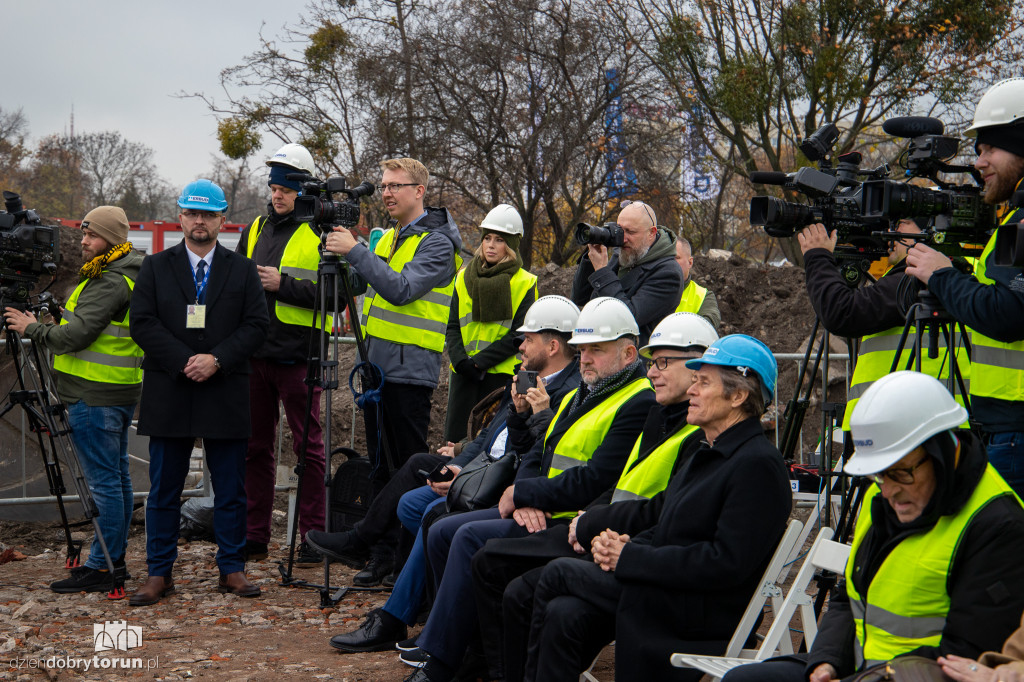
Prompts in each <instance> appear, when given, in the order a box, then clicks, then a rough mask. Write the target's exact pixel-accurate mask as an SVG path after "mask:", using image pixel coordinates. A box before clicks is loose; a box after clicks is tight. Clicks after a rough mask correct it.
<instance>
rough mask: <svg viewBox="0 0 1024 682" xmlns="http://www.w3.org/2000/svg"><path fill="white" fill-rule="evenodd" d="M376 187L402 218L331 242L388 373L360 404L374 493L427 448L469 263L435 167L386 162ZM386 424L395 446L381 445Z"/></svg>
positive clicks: (383, 565) (381, 563)
mask: <svg viewBox="0 0 1024 682" xmlns="http://www.w3.org/2000/svg"><path fill="white" fill-rule="evenodd" d="M380 167H381V171H382V172H383V176H382V177H381V184H380V185H379V186H378V189H379V190H380V191H381V194H382V198H383V202H384V208H385V209H387V212H388V214H389V215H390V216H391V218H392V219H393V220H395V222H396V223H397V225H396V226H395V227H393V228H391V229H390V230H388V231H387V232H385V233H384V236H382V237H381V239H380V241H379V242H377V246H376V247H375V248H374V250H373V251H372V252H371V251H370V249H368V248H367V247H366V246H364V245H362V244H360V243H359V242H358V241H356V238H355V237H354V236H353V235H352V233H351V232H350V231H349V230H347V229H345V228H343V227H338V228H335V230H334V232H332V233H330V234H329V235H328V236H327V239H326V240H325V246H326V248H327V249H328V250H329V251H331V252H333V253H337V254H339V255H341V256H344V257H345V260H347V261H348V263H349V264H350V265H351V266H352V268H353V270H354V273H353V274H354V277H353V280H354V289H355V291H356V293H359V292H361V291H363V290H365V292H366V295H365V297H364V299H363V310H362V316H361V323H362V325H363V328H364V331H365V333H366V343H367V353H368V355H369V357H368V360H369V362H371V363H373V365H375V367H376V368H379V370H380V371H381V372H382V373H383V375H384V376H383V382H382V385H381V386H379V387H377V386H373V387H367V388H379V390H380V401H379V402H378V403H377V404H376V406H373V407H367V408H366V409H364V410H363V420H364V423H365V425H366V447H367V454H368V455H369V457H370V461H371V462H372V463H373V465H374V480H373V483H374V491H375V492H378V491H380V490H381V489H383V487H384V485H385V484H386V483H387V481H388V479H389V478H390V476H391V472H392V470H394V471H397V470H398V468H399V467H401V466H402V465H403V464H404V463H405V461H406V460H407V459H409V457H410V456H411V455H413V454H414V453H417V452H429V449H428V446H427V427H428V425H429V422H430V399H431V396H432V395H433V392H434V389H435V388H436V387H437V383H438V379H439V377H440V371H441V352H442V351H443V350H444V342H445V331H446V329H447V326H448V317H449V312H450V308H451V300H452V292H453V291H454V290H455V275H456V273H457V272H458V270H459V268H460V267H461V265H462V258H461V257H460V256H459V250H460V249H461V248H462V237H461V235H460V234H459V229H458V227H457V226H456V225H455V221H454V220H453V219H452V217H451V215H450V214H449V213H448V210H447V209H445V208H433V207H425V206H424V196H425V194H426V192H427V181H428V178H429V173H428V172H427V169H426V167H424V165H423V164H422V163H420V162H419V161H417V160H415V159H410V158H401V159H388V160H386V161H383V162H382V163H381V164H380ZM381 429H383V430H384V432H385V434H386V436H387V443H388V449H389V452H388V453H384V452H383V451H382V449H381V448H382V443H381V438H380V435H379V434H380V432H381ZM396 544H397V537H389V541H388V542H387V543H385V544H382V545H379V546H378V547H377V548H376V549H377V550H378V551H377V552H374V553H373V554H372V556H371V565H370V566H368V567H367V568H368V570H370V572H371V573H373V574H374V576H375V577H376V580H377V581H378V582H379V580H380V579H382V578H383V577H384V576H386V575H387V574H388V573H390V572H391V568H392V565H393V559H392V556H393V553H394V550H393V548H394V546H395V545H396Z"/></svg>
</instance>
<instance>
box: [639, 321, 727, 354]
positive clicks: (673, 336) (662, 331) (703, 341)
mask: <svg viewBox="0 0 1024 682" xmlns="http://www.w3.org/2000/svg"><path fill="white" fill-rule="evenodd" d="M717 340H718V332H716V331H715V328H714V326H712V324H711V323H710V322H708V321H707V320H706V319H704V318H703V317H701V316H700V315H698V314H696V313H672V314H671V315H669V316H668V317H666V318H665V319H664V320H662V321H661V322H659V323H658V326H657V327H655V328H654V331H653V332H651V341H650V343H648V344H647V345H646V346H644V347H643V348H641V349H640V355H642V356H644V357H645V358H650V357H651V353H652V352H653V351H654V350H656V349H658V348H689V347H691V346H698V347H700V349H701V351H703V350H704V349H705V348H707V347H708V346H710V345H711V344H713V343H714V342H715V341H717Z"/></svg>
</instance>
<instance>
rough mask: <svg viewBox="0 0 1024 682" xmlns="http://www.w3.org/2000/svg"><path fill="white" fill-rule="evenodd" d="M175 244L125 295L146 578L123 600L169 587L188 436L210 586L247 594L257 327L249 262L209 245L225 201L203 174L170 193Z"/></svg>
mask: <svg viewBox="0 0 1024 682" xmlns="http://www.w3.org/2000/svg"><path fill="white" fill-rule="evenodd" d="M178 206H179V207H180V208H181V212H180V213H179V220H180V221H181V228H182V231H183V232H184V237H185V238H184V240H183V241H182V242H181V243H180V244H178V245H176V246H174V247H172V248H170V249H167V250H165V251H161V252H160V253H157V254H154V255H152V256H150V257H149V258H147V259H146V260H145V261H143V264H142V269H141V270H140V271H139V277H138V280H137V282H136V285H135V291H134V293H133V294H132V302H131V334H132V338H134V339H135V342H136V343H138V344H139V347H141V348H142V350H143V351H144V352H145V354H146V356H145V359H144V360H143V362H142V369H143V372H144V374H143V384H142V403H141V407H140V411H139V433H140V434H143V435H147V436H149V437H150V440H149V457H150V461H149V479H150V493H149V499H148V500H147V503H146V560H147V564H148V567H149V577H148V579H147V580H146V582H145V584H143V586H142V587H140V588H139V589H138V590H137V591H136V592H135V594H133V595H132V596H131V599H130V600H129V603H130V604H131V605H132V606H145V605H148V604H155V603H157V602H158V601H160V599H162V598H163V597H164V596H165V595H167V594H170V593H171V592H173V591H174V581H173V580H172V578H171V569H172V568H173V566H174V560H175V559H176V558H177V555H178V551H177V542H178V524H179V516H180V510H181V491H182V488H183V486H184V483H185V476H186V475H187V474H188V470H189V459H190V458H191V455H192V449H193V447H194V445H195V440H196V438H202V439H203V449H204V450H205V453H206V463H207V465H208V466H209V468H210V475H211V477H212V484H213V488H214V490H215V491H216V495H215V498H214V499H215V501H214V513H213V534H214V537H215V538H216V540H217V546H218V551H217V566H218V567H219V568H220V580H219V582H218V589H219V591H221V592H230V593H232V594H236V595H238V596H241V597H256V596H259V594H260V589H259V587H257V586H256V585H254V584H252V583H251V582H249V580H248V579H247V578H246V577H245V570H244V569H245V556H244V553H243V552H244V548H245V528H246V498H245V454H246V443H247V441H248V438H249V434H250V422H249V358H250V357H251V356H252V354H253V353H255V352H256V350H257V349H258V348H259V347H260V346H261V345H262V344H263V340H264V339H265V338H266V335H267V326H268V319H267V303H266V298H265V297H264V295H263V287H262V286H260V278H259V275H258V274H257V272H256V264H255V263H253V262H252V261H251V260H249V259H247V258H246V257H245V256H242V255H241V254H237V253H234V252H232V251H230V250H228V249H226V248H224V247H223V246H221V245H218V244H217V234H218V233H219V232H220V229H221V227H222V226H223V225H224V211H226V210H227V207H228V203H227V201H226V200H225V198H224V191H223V190H222V189H221V188H220V187H218V186H217V185H216V184H214V183H213V182H211V181H209V180H196V181H195V182H192V183H189V184H188V185H186V186H185V189H184V190H183V191H182V193H181V196H180V197H178Z"/></svg>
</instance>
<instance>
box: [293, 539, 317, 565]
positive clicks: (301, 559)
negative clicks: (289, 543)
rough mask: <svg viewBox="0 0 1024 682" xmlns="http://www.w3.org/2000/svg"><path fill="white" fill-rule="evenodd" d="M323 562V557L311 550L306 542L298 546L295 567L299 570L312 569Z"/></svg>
mask: <svg viewBox="0 0 1024 682" xmlns="http://www.w3.org/2000/svg"><path fill="white" fill-rule="evenodd" d="M323 562H324V555H323V554H321V553H320V552H318V551H316V550H315V549H313V548H312V547H311V546H310V545H309V543H308V542H303V543H302V544H301V545H299V551H297V552H296V553H295V565H296V566H298V567H299V568H313V567H315V566H319V565H321V564H322V563H323Z"/></svg>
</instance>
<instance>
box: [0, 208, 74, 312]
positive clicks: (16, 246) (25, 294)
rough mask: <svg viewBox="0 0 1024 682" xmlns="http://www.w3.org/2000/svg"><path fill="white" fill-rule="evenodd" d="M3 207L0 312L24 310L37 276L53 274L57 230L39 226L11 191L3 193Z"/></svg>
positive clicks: (0, 218)
mask: <svg viewBox="0 0 1024 682" xmlns="http://www.w3.org/2000/svg"><path fill="white" fill-rule="evenodd" d="M4 208H5V209H6V210H5V211H0V311H2V310H3V309H4V308H5V307H7V306H11V307H13V308H18V309H19V310H24V309H25V308H26V307H27V305H28V300H29V293H30V292H31V291H32V288H33V287H34V286H35V284H36V282H38V281H39V276H40V275H41V274H43V273H44V272H45V273H48V274H49V275H50V277H51V278H52V277H54V276H55V275H56V274H57V265H59V264H60V231H59V230H60V228H58V227H51V226H48V225H43V224H42V221H41V220H40V219H39V216H38V215H37V214H36V212H35V211H31V210H26V209H25V206H24V205H23V204H22V203H21V197H20V196H19V195H18V194H15V193H14V192H6V191H5V192H4Z"/></svg>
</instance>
